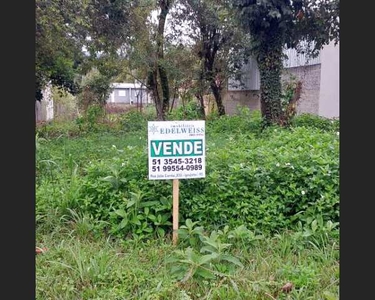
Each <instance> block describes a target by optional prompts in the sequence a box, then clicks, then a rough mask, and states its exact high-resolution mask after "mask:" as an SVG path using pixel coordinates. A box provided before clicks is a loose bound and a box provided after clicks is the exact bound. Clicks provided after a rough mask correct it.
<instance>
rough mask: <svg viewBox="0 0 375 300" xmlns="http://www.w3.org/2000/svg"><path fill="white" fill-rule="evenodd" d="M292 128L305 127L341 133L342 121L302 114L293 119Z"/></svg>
mask: <svg viewBox="0 0 375 300" xmlns="http://www.w3.org/2000/svg"><path fill="white" fill-rule="evenodd" d="M292 126H294V127H302V126H305V127H310V128H316V129H321V130H324V131H339V130H340V121H339V120H338V119H328V118H324V117H321V116H317V115H312V114H301V115H297V116H295V117H294V118H293V120H292Z"/></svg>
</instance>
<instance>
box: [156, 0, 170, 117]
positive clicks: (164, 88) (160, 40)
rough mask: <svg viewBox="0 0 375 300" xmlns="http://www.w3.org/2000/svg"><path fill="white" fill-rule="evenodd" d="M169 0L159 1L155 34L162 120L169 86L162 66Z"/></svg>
mask: <svg viewBox="0 0 375 300" xmlns="http://www.w3.org/2000/svg"><path fill="white" fill-rule="evenodd" d="M170 4H171V0H160V2H159V5H160V9H161V11H160V15H159V24H158V33H157V65H158V66H157V68H158V72H159V78H160V85H161V92H162V96H161V101H162V119H163V120H164V119H165V116H166V114H167V113H168V109H169V84H168V75H167V72H166V70H165V68H164V66H163V64H162V60H163V59H164V49H163V48H164V29H165V21H166V19H167V15H168V12H169V8H170Z"/></svg>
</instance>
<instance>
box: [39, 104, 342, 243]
mask: <svg viewBox="0 0 375 300" xmlns="http://www.w3.org/2000/svg"><path fill="white" fill-rule="evenodd" d="M133 117H134V118H139V120H143V117H142V115H139V114H136V113H134V114H131V115H129V118H133ZM129 120H130V119H129ZM137 120H138V119H137ZM142 122H144V123H143V124H144V125H142V126H145V125H146V123H145V122H146V121H142ZM133 123H135V122H130V123H128V124H133ZM137 124H139V123H137ZM260 124H261V121H260V116H259V113H258V114H249V113H248V111H247V110H244V111H243V112H242V114H241V115H239V116H233V117H221V118H218V119H212V120H210V121H207V126H206V130H207V137H206V139H207V141H206V178H204V179H196V180H181V182H180V198H181V199H182V200H181V201H182V203H183V205H181V207H180V215H181V221H184V220H185V219H191V220H194V221H195V222H199V224H201V225H202V226H204V227H205V228H207V229H209V230H210V229H214V228H219V227H221V226H224V225H228V226H230V227H231V228H234V227H238V226H241V225H244V226H246V228H247V229H249V230H250V231H251V232H252V233H249V232H247V231H246V230H244V231H243V232H241V231H240V232H237V233H236V232H233V237H232V238H233V240H236V239H238V237H239V236H241V234H243V235H244V236H246V235H249V236H248V237H247V239H248V242H251V241H254V240H255V237H256V236H258V235H259V234H260V233H266V232H276V231H279V230H281V229H291V228H295V226H297V225H298V224H299V222H302V224H310V223H309V222H310V221H308V220H309V218H311V217H313V219H317V218H318V216H319V218H322V220H321V222H323V224H326V222H328V221H331V222H332V223H333V224H335V223H336V222H338V220H339V188H338V187H339V156H338V151H339V137H338V135H337V134H336V132H333V131H331V130H329V131H322V130H320V129H316V128H314V126H310V127H306V126H301V127H293V126H292V127H290V128H289V129H280V128H277V127H276V128H268V129H266V130H264V131H260V130H259V128H260ZM140 130H141V128H140ZM120 141H121V143H120ZM37 142H38V150H37V182H38V187H37V212H38V214H40V215H41V217H40V222H42V220H43V219H44V218H45V216H46V214H48V211H50V210H53V211H54V210H56V209H57V210H58V211H59V213H60V216H62V215H68V216H69V209H72V210H75V211H76V212H77V213H78V214H83V215H85V216H87V217H90V218H92V220H94V221H95V222H98V223H97V225H96V226H97V229H98V230H99V231H100V230H103V229H104V228H105V229H106V230H108V232H110V233H111V234H113V235H119V236H129V235H130V236H131V235H133V234H134V235H136V236H137V237H139V238H142V237H147V236H150V235H153V234H158V235H161V236H163V235H164V234H169V233H170V230H171V228H170V222H171V203H172V201H171V197H172V193H171V190H172V187H171V183H170V182H169V181H150V180H148V179H147V173H148V169H147V148H146V147H147V138H146V130H144V131H143V130H141V131H136V133H135V134H134V135H132V134H130V133H129V132H128V134H127V135H126V136H123V135H122V137H121V139H119V138H118V137H116V136H113V135H111V134H108V133H107V134H98V135H87V136H86V137H85V138H83V137H81V138H79V139H76V140H70V139H68V138H67V137H60V138H58V139H52V140H49V141H44V140H42V139H41V138H40V136H38V139H37ZM52 149H53V151H52ZM51 195H52V196H51ZM319 222H320V221H319ZM190 225H191V224H190ZM185 226H187V227H186V228H185V227H182V228H181V230H182V231H181V232H182V233H181V234H182V235H187V236H189V237H190V239H191V240H192V241H193V240H195V243H196V244H199V241H200V240H199V238H198V237H197V235H195V233H194V231H192V230H193V229H191V226H192V225H191V226H190V227H189V226H188V224H186V225H185ZM304 226H305V225H304ZM306 226H310V225H306ZM184 230H185V231H186V232H185V231H184ZM238 230H239V229H238ZM193 244H194V243H193V242H191V245H192V246H193Z"/></svg>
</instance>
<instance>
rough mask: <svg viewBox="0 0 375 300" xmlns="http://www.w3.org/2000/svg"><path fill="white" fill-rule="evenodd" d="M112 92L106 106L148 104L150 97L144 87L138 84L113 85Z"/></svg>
mask: <svg viewBox="0 0 375 300" xmlns="http://www.w3.org/2000/svg"><path fill="white" fill-rule="evenodd" d="M112 88H113V90H112V92H111V94H110V95H109V97H108V100H107V104H129V105H137V104H138V105H139V104H142V105H144V104H150V103H152V101H151V97H150V95H149V93H148V92H147V89H146V87H145V86H144V85H141V84H140V83H113V84H112Z"/></svg>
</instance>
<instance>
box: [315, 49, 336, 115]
mask: <svg viewBox="0 0 375 300" xmlns="http://www.w3.org/2000/svg"><path fill="white" fill-rule="evenodd" d="M320 59H321V75H320V76H321V77H320V78H321V79H320V93H319V115H320V116H323V117H327V118H333V117H339V116H340V46H339V44H337V45H336V46H335V45H334V42H331V43H330V44H329V45H327V46H325V47H324V48H323V49H322V51H321V54H320Z"/></svg>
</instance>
